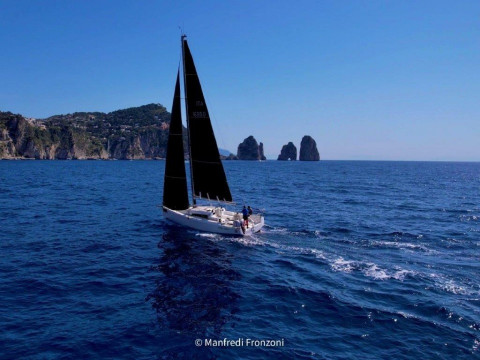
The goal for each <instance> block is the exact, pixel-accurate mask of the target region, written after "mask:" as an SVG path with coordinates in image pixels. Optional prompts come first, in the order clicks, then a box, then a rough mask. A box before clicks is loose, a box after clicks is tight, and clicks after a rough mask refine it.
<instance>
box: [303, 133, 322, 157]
mask: <svg viewBox="0 0 480 360" xmlns="http://www.w3.org/2000/svg"><path fill="white" fill-rule="evenodd" d="M319 160H320V154H319V153H318V150H317V143H316V142H315V140H313V138H312V137H311V136H308V135H305V136H304V137H303V139H302V143H301V144H300V161H319Z"/></svg>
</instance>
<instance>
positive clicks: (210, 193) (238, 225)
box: [163, 35, 264, 236]
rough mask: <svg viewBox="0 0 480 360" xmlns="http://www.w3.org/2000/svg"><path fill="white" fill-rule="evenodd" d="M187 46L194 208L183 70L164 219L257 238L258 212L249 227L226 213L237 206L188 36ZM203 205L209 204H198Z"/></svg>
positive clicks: (176, 96) (184, 52)
mask: <svg viewBox="0 0 480 360" xmlns="http://www.w3.org/2000/svg"><path fill="white" fill-rule="evenodd" d="M181 42H182V59H183V84H184V86H183V89H184V92H185V107H186V110H185V114H186V116H187V132H188V155H189V164H190V185H191V194H192V204H190V201H189V195H188V188H187V176H186V171H185V161H184V154H185V152H184V148H183V134H182V115H181V98H180V69H179V70H178V72H177V81H176V84H175V92H174V96H173V104H172V113H171V120H170V131H169V136H168V145H167V157H166V164H165V179H164V188H163V214H164V217H165V218H166V219H168V220H170V221H172V222H174V223H176V224H179V225H182V226H185V227H187V228H191V229H196V230H200V231H204V232H211V233H218V234H227V235H236V236H248V235H251V234H253V233H255V232H258V231H260V229H261V228H262V227H263V225H264V216H263V215H262V214H260V213H255V214H252V215H250V217H249V219H248V222H246V221H243V217H242V215H241V214H240V213H238V212H235V211H230V210H227V209H226V208H225V206H227V205H228V204H231V205H233V204H234V202H233V198H232V194H231V193H230V188H229V186H228V182H227V177H226V175H225V171H224V169H223V165H222V161H221V159H220V154H219V151H218V146H217V141H216V140H215V135H214V133H213V128H212V124H211V122H210V116H209V113H208V109H207V105H206V103H205V98H204V96H203V92H202V87H201V85H200V79H199V77H198V74H197V71H196V68H195V64H194V62H193V57H192V54H191V52H190V49H189V47H188V43H187V39H186V36H185V35H182V38H181ZM197 200H199V202H200V201H202V202H206V203H207V204H206V205H201V204H197ZM212 203H215V204H216V205H212Z"/></svg>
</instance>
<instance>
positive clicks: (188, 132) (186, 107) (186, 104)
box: [181, 34, 197, 205]
mask: <svg viewBox="0 0 480 360" xmlns="http://www.w3.org/2000/svg"><path fill="white" fill-rule="evenodd" d="M186 37H187V35H185V34H183V35H182V39H181V41H182V62H183V93H184V95H185V116H186V117H187V139H188V163H189V165H190V186H191V188H192V201H193V205H196V204H197V200H196V199H195V185H194V183H193V165H192V148H191V145H190V117H189V116H188V101H187V76H186V71H185V48H184V46H183V43H184V41H185V38H186Z"/></svg>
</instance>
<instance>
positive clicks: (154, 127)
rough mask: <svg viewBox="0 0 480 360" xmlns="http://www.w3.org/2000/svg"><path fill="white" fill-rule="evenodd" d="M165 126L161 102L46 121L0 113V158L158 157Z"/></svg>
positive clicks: (163, 149)
mask: <svg viewBox="0 0 480 360" xmlns="http://www.w3.org/2000/svg"><path fill="white" fill-rule="evenodd" d="M169 124H170V113H169V112H168V111H167V110H166V109H165V107H163V106H162V105H160V104H149V105H144V106H140V107H132V108H128V109H123V110H117V111H113V112H110V113H101V112H77V113H73V114H66V115H55V116H51V117H49V118H46V119H26V118H24V117H23V116H21V115H15V114H12V113H11V112H0V158H12V157H30V158H31V157H34V158H37V159H83V158H111V159H144V158H162V157H165V153H166V146H167V140H168V129H169Z"/></svg>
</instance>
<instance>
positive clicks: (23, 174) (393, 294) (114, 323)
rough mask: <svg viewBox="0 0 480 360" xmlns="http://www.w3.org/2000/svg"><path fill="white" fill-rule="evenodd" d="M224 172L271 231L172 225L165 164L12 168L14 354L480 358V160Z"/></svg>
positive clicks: (3, 297) (3, 185)
mask: <svg viewBox="0 0 480 360" xmlns="http://www.w3.org/2000/svg"><path fill="white" fill-rule="evenodd" d="M224 165H225V170H226V173H227V177H228V179H229V183H230V187H231V190H232V194H233V196H234V198H235V200H236V201H237V204H238V206H237V208H238V209H240V208H241V206H242V205H243V204H244V203H245V204H247V205H252V206H253V207H255V208H262V209H265V213H266V224H267V226H266V227H265V229H264V231H263V232H262V233H260V234H256V235H255V236H252V237H247V238H234V237H225V236H221V235H214V234H205V233H199V232H197V231H188V230H185V229H182V228H179V227H176V226H174V225H170V224H168V223H167V222H166V221H165V220H164V219H163V217H162V211H161V208H158V207H157V205H158V204H161V202H162V192H163V174H164V166H165V163H164V162H163V161H1V162H0V194H1V197H0V255H1V259H0V358H1V359H107V358H108V359H472V358H477V359H478V358H480V220H479V219H480V163H454V162H449V163H447V162H367V161H321V162H277V161H265V162H246V161H230V162H225V163H224ZM225 339H227V341H232V342H233V341H237V342H238V344H240V343H239V340H242V341H243V342H244V343H243V346H233V345H232V343H226V344H224V346H222V344H221V343H220V345H218V343H217V346H214V345H213V342H212V341H218V340H222V341H223V340H225ZM247 340H250V341H253V340H275V341H276V342H275V346H266V344H267V342H266V341H265V342H263V343H261V342H257V345H252V344H251V343H250V345H248V346H247V345H246V343H247Z"/></svg>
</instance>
